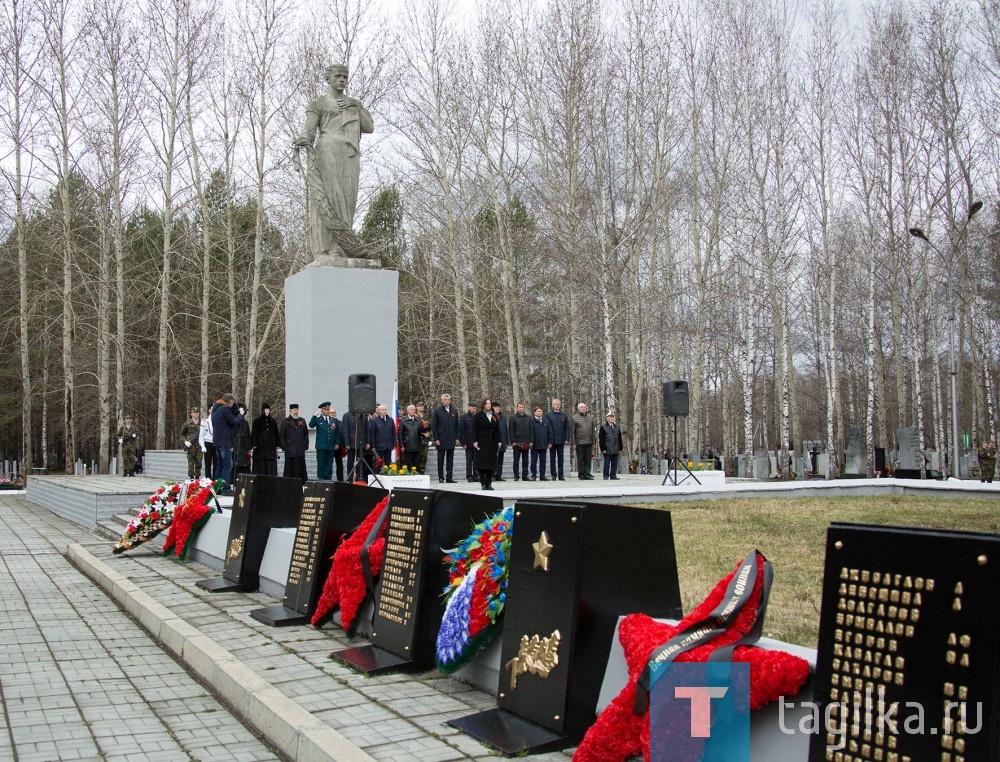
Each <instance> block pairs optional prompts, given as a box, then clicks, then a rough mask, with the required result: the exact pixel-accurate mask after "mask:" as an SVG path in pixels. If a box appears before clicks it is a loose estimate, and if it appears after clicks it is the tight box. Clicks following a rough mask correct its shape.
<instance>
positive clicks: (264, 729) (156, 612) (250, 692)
mask: <svg viewBox="0 0 1000 762" xmlns="http://www.w3.org/2000/svg"><path fill="white" fill-rule="evenodd" d="M66 557H67V558H68V559H69V561H70V562H71V563H72V564H73V565H74V566H75V567H76V568H77V569H79V570H80V571H81V572H83V574H84V575H86V576H87V577H88V578H90V579H91V580H92V581H93V582H95V583H96V584H97V585H98V586H99V587H100V588H101V589H102V590H104V591H105V592H106V593H107V594H108V595H109V596H110V597H111V598H112V599H113V600H114V601H115V602H116V603H117V604H118V605H119V606H120V607H121V608H122V609H124V610H125V611H127V612H128V613H129V614H131V615H132V616H133V617H134V618H135V620H136V621H137V622H139V624H140V625H141V626H142V627H143V628H144V629H145V630H146V631H147V632H148V633H149V634H150V635H151V636H152V637H154V638H156V639H157V640H158V641H159V642H160V643H162V644H163V645H164V646H165V647H166V648H168V649H169V650H170V651H171V652H172V653H173V654H174V655H175V656H177V657H178V659H179V660H180V661H181V662H182V663H183V664H184V665H185V666H186V667H187V668H188V669H189V670H190V671H191V672H193V673H194V674H195V675H197V676H198V678H200V679H201V680H203V681H204V682H205V683H206V684H207V685H209V686H210V687H211V689H212V692H213V693H215V694H216V695H217V696H218V697H219V698H220V699H221V700H222V701H224V702H225V703H227V704H228V705H229V706H230V707H231V708H232V709H233V711H235V712H236V713H237V714H238V715H239V716H240V717H242V718H243V719H244V720H245V721H246V722H247V723H248V724H249V725H251V726H252V727H253V728H254V729H255V730H256V731H257V732H258V733H260V734H261V735H262V736H263V737H264V738H266V739H267V740H268V742H269V743H271V744H273V745H274V746H275V747H276V748H278V749H280V750H281V752H282V753H284V754H286V755H288V757H290V758H291V759H295V760H302V762H375V758H374V757H372V756H371V755H369V754H368V753H367V752H365V751H364V750H362V749H361V748H360V747H358V746H356V745H355V744H353V743H351V742H350V741H348V740H347V739H346V738H345V737H344V736H343V735H341V734H340V733H338V732H337V731H336V730H334V729H333V728H331V727H329V726H327V725H326V724H324V723H323V722H322V721H321V720H320V719H319V718H317V717H316V716H315V715H313V714H312V713H311V712H309V711H307V710H306V709H304V708H303V707H302V706H301V705H300V704H298V703H296V702H295V701H294V700H293V699H291V698H289V697H288V696H286V695H285V694H284V693H282V692H281V691H280V690H278V689H277V688H274V687H273V686H272V685H271V684H270V683H269V682H268V681H267V680H265V679H264V678H262V677H261V676H260V675H258V674H257V673H256V672H254V671H253V670H251V669H250V668H249V667H247V666H245V665H244V664H243V663H242V662H240V661H239V660H237V659H236V657H234V656H233V655H232V654H231V653H230V652H229V651H227V650H226V649H224V648H222V647H221V646H219V645H218V644H217V643H216V642H215V641H214V640H212V639H211V638H209V637H207V636H205V635H204V634H202V632H201V631H200V630H198V629H197V628H195V627H193V626H192V625H190V624H188V623H187V622H185V621H184V620H182V619H181V618H180V617H178V616H177V615H176V614H174V613H173V612H172V611H171V610H170V609H168V608H167V607H166V606H163V605H162V604H160V603H158V602H156V601H155V600H154V599H153V598H152V597H150V596H149V595H148V594H147V593H144V592H143V591H142V590H140V589H139V588H138V587H137V586H136V585H134V584H133V583H131V582H129V581H128V580H126V579H125V578H124V577H123V576H122V575H120V574H118V573H117V572H115V571H114V570H113V569H111V568H110V567H109V566H107V565H106V564H104V563H103V562H102V561H100V560H99V559H98V558H96V557H95V556H94V555H92V554H91V553H89V552H88V551H87V550H86V549H84V547H83V546H82V545H80V544H79V543H75V542H71V543H69V545H68V546H67V548H66Z"/></svg>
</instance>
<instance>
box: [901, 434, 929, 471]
mask: <svg viewBox="0 0 1000 762" xmlns="http://www.w3.org/2000/svg"><path fill="white" fill-rule="evenodd" d="M896 436H897V438H898V439H899V453H898V456H897V457H898V458H899V467H898V468H897V469H896V470H897V472H898V471H900V470H902V471H918V472H919V470H920V469H922V468H923V467H924V454H923V452H922V451H921V449H920V430H919V429H918V428H917V427H916V426H907V427H905V428H902V429H898V430H897V431H896Z"/></svg>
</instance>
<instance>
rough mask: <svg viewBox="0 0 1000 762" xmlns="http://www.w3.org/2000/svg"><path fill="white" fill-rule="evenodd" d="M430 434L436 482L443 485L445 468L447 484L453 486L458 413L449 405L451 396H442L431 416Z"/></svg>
mask: <svg viewBox="0 0 1000 762" xmlns="http://www.w3.org/2000/svg"><path fill="white" fill-rule="evenodd" d="M431 432H432V434H433V437H434V447H436V448H437V456H438V481H439V482H440V483H442V484H443V483H444V481H445V470H446V468H447V473H448V483H449V484H454V483H455V480H454V479H453V478H452V472H453V471H454V468H455V445H458V444H461V442H459V441H458V411H457V410H456V409H455V407H454V405H452V404H451V395H450V394H442V395H441V404H440V405H438V407H437V408H436V409H435V410H434V414H433V415H432V416H431Z"/></svg>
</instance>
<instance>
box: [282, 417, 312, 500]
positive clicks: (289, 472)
mask: <svg viewBox="0 0 1000 762" xmlns="http://www.w3.org/2000/svg"><path fill="white" fill-rule="evenodd" d="M278 438H279V439H280V441H281V449H282V450H284V451H285V467H284V470H283V471H282V476H287V477H290V478H295V479H301V480H302V482H303V483H305V482H306V481H307V480H308V479H309V474H308V473H306V450H308V449H309V427H308V426H307V425H306V420H305V418H299V406H298V405H297V404H296V403H294V402H293V403H292V404H291V405H289V406H288V417H287V418H286V419H285V420H283V421H282V422H281V425H280V426H279V427H278Z"/></svg>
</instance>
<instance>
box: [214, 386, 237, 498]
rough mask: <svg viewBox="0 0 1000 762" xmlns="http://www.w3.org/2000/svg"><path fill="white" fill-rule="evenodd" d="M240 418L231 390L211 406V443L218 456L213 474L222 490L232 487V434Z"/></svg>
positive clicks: (228, 489)
mask: <svg viewBox="0 0 1000 762" xmlns="http://www.w3.org/2000/svg"><path fill="white" fill-rule="evenodd" d="M242 420H243V416H242V415H241V414H240V408H239V405H237V404H236V395H234V394H232V393H231V392H227V393H226V394H223V395H222V400H221V401H220V402H217V403H216V404H215V407H213V408H212V434H213V439H212V443H213V444H214V445H215V454H216V457H217V458H218V468H216V471H215V476H216V478H217V479H222V491H223V492H229V491H230V490H231V489H232V483H233V482H232V479H233V435H234V434H235V432H236V429H238V428H239V425H240V422H241V421H242Z"/></svg>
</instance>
